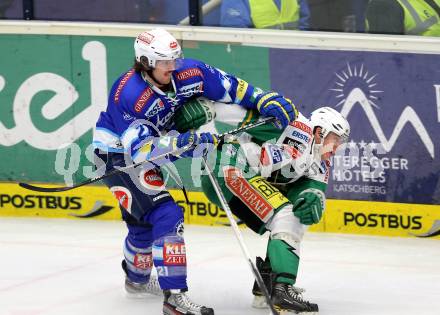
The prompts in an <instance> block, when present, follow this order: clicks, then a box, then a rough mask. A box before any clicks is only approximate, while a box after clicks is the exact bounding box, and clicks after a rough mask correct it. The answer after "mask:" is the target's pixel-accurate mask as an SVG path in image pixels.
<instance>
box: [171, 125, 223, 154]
mask: <svg viewBox="0 0 440 315" xmlns="http://www.w3.org/2000/svg"><path fill="white" fill-rule="evenodd" d="M191 143H192V144H194V146H192V147H191V148H188V150H186V151H185V152H182V153H181V154H180V157H199V156H202V155H203V154H207V153H208V152H210V151H212V150H214V149H215V148H216V147H217V145H218V143H219V138H218V136H217V135H215V134H212V133H209V132H202V133H201V134H199V135H197V134H196V133H194V132H190V131H187V132H185V133H181V134H180V135H178V136H177V142H176V147H177V149H180V148H183V147H185V146H187V145H189V144H191Z"/></svg>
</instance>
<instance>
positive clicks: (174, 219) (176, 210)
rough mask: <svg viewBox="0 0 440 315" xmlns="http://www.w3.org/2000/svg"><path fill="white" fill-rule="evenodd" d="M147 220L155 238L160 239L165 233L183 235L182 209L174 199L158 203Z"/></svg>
mask: <svg viewBox="0 0 440 315" xmlns="http://www.w3.org/2000/svg"><path fill="white" fill-rule="evenodd" d="M148 221H149V222H150V223H151V225H152V231H153V235H154V238H155V239H160V238H162V237H165V236H167V235H177V236H180V237H183V233H184V224H183V211H182V208H181V207H179V206H178V205H177V204H176V203H175V202H174V201H173V202H164V203H163V204H161V205H159V206H158V207H157V208H156V209H154V211H153V212H152V213H151V215H150V216H149V217H148Z"/></svg>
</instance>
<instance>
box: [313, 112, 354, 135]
mask: <svg viewBox="0 0 440 315" xmlns="http://www.w3.org/2000/svg"><path fill="white" fill-rule="evenodd" d="M310 121H311V122H312V124H313V127H321V128H322V131H321V133H322V136H323V138H325V137H326V136H327V135H328V134H329V133H330V132H333V133H335V134H336V135H338V136H339V137H340V138H341V141H342V142H346V141H347V140H348V137H349V136H350V124H349V123H348V121H347V119H345V117H344V116H342V115H341V113H340V112H338V111H336V110H334V109H333V108H331V107H320V108H318V109H316V110H314V111H313V112H312V114H311V116H310Z"/></svg>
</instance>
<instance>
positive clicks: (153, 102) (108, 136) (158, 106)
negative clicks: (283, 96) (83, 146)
mask: <svg viewBox="0 0 440 315" xmlns="http://www.w3.org/2000/svg"><path fill="white" fill-rule="evenodd" d="M178 64H179V66H178V68H177V69H176V70H175V71H173V73H172V79H171V83H172V86H173V90H174V91H172V92H168V93H165V92H163V91H162V90H160V89H159V88H157V87H155V86H153V85H151V84H150V83H148V81H146V80H145V78H143V76H142V74H141V73H139V72H136V71H135V70H134V69H131V70H129V71H128V72H126V73H124V74H122V75H121V76H120V77H119V78H118V79H117V80H116V82H115V83H114V84H113V86H112V89H111V92H110V95H109V99H108V106H107V109H106V111H105V112H101V114H100V117H99V119H98V122H97V123H96V128H95V130H94V135H93V143H94V145H95V147H96V148H100V149H101V150H104V151H108V152H120V153H131V156H132V157H133V158H134V157H136V155H137V154H138V149H139V144H140V142H141V141H143V140H144V139H146V138H147V137H151V136H154V137H156V136H160V135H161V134H162V133H163V132H167V131H169V130H172V129H173V120H172V119H171V118H172V117H173V114H174V112H175V111H176V110H177V109H178V108H179V107H180V106H182V105H183V104H184V103H185V102H186V101H188V100H189V99H191V98H195V97H200V96H203V97H206V98H208V99H210V100H213V101H219V102H222V103H232V104H238V105H240V106H243V107H245V108H248V109H256V102H255V97H256V95H258V94H260V93H261V92H262V91H261V89H259V88H255V87H253V86H252V85H250V84H249V83H247V82H246V81H244V80H241V79H240V78H237V77H235V76H233V75H231V74H228V73H226V72H224V71H222V70H219V69H217V68H214V67H212V66H210V65H208V64H205V63H203V62H201V61H198V60H193V59H182V60H181V62H179V63H178ZM232 106H237V105H232Z"/></svg>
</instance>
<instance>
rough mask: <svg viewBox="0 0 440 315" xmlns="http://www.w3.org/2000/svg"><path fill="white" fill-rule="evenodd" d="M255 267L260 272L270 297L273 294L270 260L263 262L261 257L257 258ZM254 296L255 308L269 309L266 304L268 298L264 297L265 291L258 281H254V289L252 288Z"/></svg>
mask: <svg viewBox="0 0 440 315" xmlns="http://www.w3.org/2000/svg"><path fill="white" fill-rule="evenodd" d="M255 265H256V267H257V269H258V271H259V272H260V275H261V278H262V279H263V282H264V284H265V286H266V288H267V291H268V292H269V295H270V294H271V293H272V292H271V291H272V278H271V275H272V269H271V267H270V262H269V260H267V259H266V261H263V259H262V258H261V257H257V259H256V261H255ZM252 294H253V295H254V299H253V301H252V307H253V308H268V305H267V303H266V298H265V297H264V294H263V291H262V290H261V289H260V287H259V286H258V283H257V281H254V287H253V288H252Z"/></svg>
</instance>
